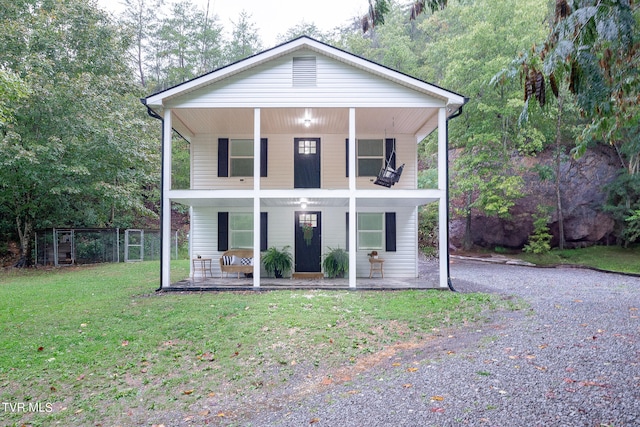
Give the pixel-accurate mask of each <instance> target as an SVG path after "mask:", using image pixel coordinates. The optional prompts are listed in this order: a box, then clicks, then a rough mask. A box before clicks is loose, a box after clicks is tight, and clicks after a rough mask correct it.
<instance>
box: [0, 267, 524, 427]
mask: <svg viewBox="0 0 640 427" xmlns="http://www.w3.org/2000/svg"><path fill="white" fill-rule="evenodd" d="M172 268H173V270H174V272H175V274H176V275H178V276H182V275H185V274H186V272H187V270H188V261H178V262H173V263H172ZM158 274H159V264H158V263H157V262H145V263H135V264H104V265H99V266H92V267H79V268H62V269H58V270H51V271H41V270H40V271H24V272H11V273H9V274H6V275H4V276H2V277H0V293H1V294H2V298H0V325H1V326H0V327H1V328H2V329H1V331H2V332H1V334H0V385H1V387H0V400H1V401H2V402H11V403H18V402H24V403H25V404H28V403H31V404H40V405H49V406H45V409H48V408H51V409H52V410H51V411H43V412H30V411H22V412H13V413H12V412H11V411H4V412H3V413H0V417H1V419H2V422H1V424H2V425H16V426H21V425H29V426H48V425H53V424H54V423H58V424H59V425H67V426H75V425H131V424H135V420H136V419H138V420H142V421H144V422H145V423H147V422H148V420H152V419H154V418H153V417H154V416H156V417H157V420H158V422H161V421H162V419H163V418H162V417H163V415H162V414H167V413H171V411H178V412H179V413H182V414H188V413H189V411H190V408H193V407H194V406H192V405H197V404H202V403H203V402H205V401H207V399H212V396H217V397H215V398H213V399H220V400H223V398H227V397H229V396H235V397H237V398H241V397H242V396H244V397H246V396H251V395H252V393H263V392H264V390H265V389H270V390H273V389H275V388H277V387H278V385H279V384H283V383H286V382H287V381H291V380H293V378H298V377H300V376H301V375H312V374H320V373H322V372H327V371H330V370H331V369H339V368H341V367H344V366H349V365H351V364H354V363H357V362H358V360H360V359H361V358H363V357H365V356H367V355H370V354H375V353H377V352H380V351H381V350H383V349H384V348H385V347H388V346H391V345H394V344H397V343H402V342H416V341H420V340H422V339H426V338H427V337H428V336H429V335H430V334H432V333H433V329H434V328H445V327H450V326H456V325H460V324H463V323H464V324H468V323H473V322H477V321H481V320H482V319H483V318H484V316H485V315H486V312H487V310H497V309H517V308H518V307H517V306H513V305H512V303H511V302H509V301H506V300H501V299H498V298H497V297H494V296H488V295H484V294H458V293H450V292H441V291H402V292H395V291H394V292H359V291H358V292H349V291H331V292H330V291H277V292H252V291H250V292H242V293H240V292H237V293H232V292H227V293H213V292H211V293H159V294H158V293H155V289H156V288H157V286H158ZM212 416H214V418H215V415H212ZM136 417H138V418H136ZM142 421H140V422H142ZM213 421H216V420H215V419H214V420H213Z"/></svg>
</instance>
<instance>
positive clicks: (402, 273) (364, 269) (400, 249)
mask: <svg viewBox="0 0 640 427" xmlns="http://www.w3.org/2000/svg"><path fill="white" fill-rule="evenodd" d="M360 212H384V211H380V210H375V209H367V210H364V209H361V210H360ZM386 212H392V211H390V210H386ZM395 212H396V252H386V251H385V250H384V249H383V250H381V251H380V250H379V251H378V256H379V257H380V258H382V259H384V276H385V277H395V278H415V277H418V263H417V247H418V242H417V240H418V224H417V221H418V219H417V209H415V208H406V209H398V208H396V210H395ZM368 252H369V251H358V255H357V258H358V261H357V262H358V266H357V270H356V275H357V276H358V277H369V267H370V265H369V258H368V257H367V253H368ZM376 277H378V276H376Z"/></svg>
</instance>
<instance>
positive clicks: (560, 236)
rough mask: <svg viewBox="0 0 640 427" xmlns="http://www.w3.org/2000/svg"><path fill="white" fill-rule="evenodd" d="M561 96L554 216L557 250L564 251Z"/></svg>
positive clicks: (559, 99) (561, 103) (557, 134)
mask: <svg viewBox="0 0 640 427" xmlns="http://www.w3.org/2000/svg"><path fill="white" fill-rule="evenodd" d="M563 104H564V102H563V96H562V95H560V96H559V97H558V120H557V121H556V171H555V172H556V173H555V175H556V214H557V215H558V248H560V249H564V243H565V242H564V217H563V216H562V192H561V190H560V166H561V164H562V154H563V153H562V143H561V137H562V132H561V129H560V126H562V107H563Z"/></svg>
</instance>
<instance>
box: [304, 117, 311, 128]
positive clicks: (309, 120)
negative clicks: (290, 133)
mask: <svg viewBox="0 0 640 427" xmlns="http://www.w3.org/2000/svg"><path fill="white" fill-rule="evenodd" d="M309 126H311V119H304V127H307V128H308V127H309Z"/></svg>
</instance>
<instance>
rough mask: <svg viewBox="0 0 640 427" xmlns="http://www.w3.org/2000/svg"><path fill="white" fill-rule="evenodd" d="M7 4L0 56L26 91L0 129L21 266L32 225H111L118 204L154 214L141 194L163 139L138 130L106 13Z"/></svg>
mask: <svg viewBox="0 0 640 427" xmlns="http://www.w3.org/2000/svg"><path fill="white" fill-rule="evenodd" d="M5 3H9V2H5ZM2 10H3V11H4V13H3V14H1V15H0V33H1V34H3V35H4V37H5V38H6V39H8V40H9V42H8V43H7V44H6V45H5V46H8V48H7V49H4V50H3V51H2V52H0V63H2V64H4V65H5V66H6V67H7V68H10V69H12V70H13V72H14V73H15V74H16V75H17V76H19V78H20V79H21V80H22V81H23V82H24V85H25V86H26V87H27V88H28V92H27V93H26V95H25V96H24V97H21V98H20V99H16V100H14V101H12V102H11V108H12V110H13V111H14V121H13V123H11V125H10V126H8V127H7V128H6V129H4V130H3V131H2V134H1V137H2V139H1V140H0V145H1V146H0V205H3V206H5V207H6V210H7V211H8V213H9V214H10V215H11V216H12V217H13V218H14V221H15V226H16V231H17V234H18V236H19V239H20V244H21V250H22V254H21V255H22V256H21V261H20V265H29V264H30V263H31V250H30V248H31V241H32V233H33V231H34V229H35V228H36V227H48V226H52V225H56V226H59V225H62V224H64V225H67V226H73V225H91V226H99V225H101V224H109V223H111V224H114V223H115V221H116V219H115V212H116V210H117V209H127V210H132V209H137V210H138V211H139V212H141V213H149V211H148V209H146V208H145V206H144V204H143V202H144V199H143V195H142V194H141V193H142V189H143V188H144V186H145V185H147V183H148V182H149V181H150V179H151V177H152V173H153V169H152V167H151V165H152V163H151V160H152V159H150V158H149V157H150V156H154V154H153V153H154V151H157V147H155V146H153V147H151V146H148V145H146V144H147V143H148V141H149V140H148V139H145V137H141V138H136V134H137V132H139V131H140V130H141V131H145V130H147V129H146V124H145V123H146V122H145V120H144V119H143V117H144V116H142V114H141V113H142V111H141V110H134V109H133V106H134V105H136V104H135V98H136V95H139V94H138V92H137V89H136V87H135V86H134V79H133V75H132V73H131V71H130V69H129V68H127V65H126V60H125V56H126V51H127V49H128V48H129V44H128V39H127V38H126V37H123V34H122V33H121V32H120V31H119V28H118V27H116V26H113V25H112V24H111V22H110V20H109V18H108V17H107V16H106V15H105V14H104V13H103V12H102V11H100V10H99V9H96V8H95V7H94V6H93V5H92V4H90V3H87V2H86V1H83V0H60V1H57V2H44V3H43V2H40V1H37V0H25V1H23V4H15V3H11V4H4V5H3V8H2ZM0 37H1V36H0ZM5 41H7V40H4V39H3V42H5ZM153 160H155V159H153ZM88 221H95V223H89V222H88Z"/></svg>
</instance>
